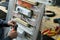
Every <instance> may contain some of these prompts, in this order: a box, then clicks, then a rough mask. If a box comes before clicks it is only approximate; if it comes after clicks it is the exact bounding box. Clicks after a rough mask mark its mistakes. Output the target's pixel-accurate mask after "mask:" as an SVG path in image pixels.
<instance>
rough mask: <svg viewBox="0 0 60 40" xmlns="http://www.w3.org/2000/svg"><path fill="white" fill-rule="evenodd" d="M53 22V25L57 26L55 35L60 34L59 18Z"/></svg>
mask: <svg viewBox="0 0 60 40" xmlns="http://www.w3.org/2000/svg"><path fill="white" fill-rule="evenodd" d="M53 21H54V23H58V24H59V26H57V27H56V29H55V31H56V33H57V34H60V18H56V19H54V20H53Z"/></svg>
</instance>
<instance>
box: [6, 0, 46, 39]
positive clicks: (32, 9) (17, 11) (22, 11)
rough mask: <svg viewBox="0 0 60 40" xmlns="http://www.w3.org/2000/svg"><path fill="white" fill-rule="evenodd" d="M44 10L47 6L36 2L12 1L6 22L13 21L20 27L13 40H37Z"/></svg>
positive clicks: (27, 0) (31, 0)
mask: <svg viewBox="0 0 60 40" xmlns="http://www.w3.org/2000/svg"><path fill="white" fill-rule="evenodd" d="M44 10H45V5H44V4H43V3H40V2H38V1H36V0H10V1H9V7H8V14H7V20H6V21H8V20H10V19H13V20H15V21H16V23H17V25H18V27H17V32H18V36H17V38H15V39H13V40H36V39H37V35H38V32H39V29H40V28H41V23H42V17H43V14H44Z"/></svg>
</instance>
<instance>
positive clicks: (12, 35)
mask: <svg viewBox="0 0 60 40" xmlns="http://www.w3.org/2000/svg"><path fill="white" fill-rule="evenodd" d="M8 36H9V37H10V38H11V39H13V38H16V37H17V32H16V31H14V29H13V28H12V30H11V31H10V32H9V33H8Z"/></svg>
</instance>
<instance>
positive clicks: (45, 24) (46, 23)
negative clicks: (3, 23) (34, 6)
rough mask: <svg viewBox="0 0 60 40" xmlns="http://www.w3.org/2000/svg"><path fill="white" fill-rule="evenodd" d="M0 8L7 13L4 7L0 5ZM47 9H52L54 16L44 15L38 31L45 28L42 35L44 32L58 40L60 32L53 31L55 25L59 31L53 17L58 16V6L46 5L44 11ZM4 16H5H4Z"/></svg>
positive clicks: (59, 16)
mask: <svg viewBox="0 0 60 40" xmlns="http://www.w3.org/2000/svg"><path fill="white" fill-rule="evenodd" d="M4 1H5V0H3V1H2V2H4ZM0 10H3V12H4V13H5V14H6V13H7V10H6V8H5V7H2V6H0ZM47 10H49V11H53V12H54V13H55V16H54V17H48V20H47V19H46V17H45V16H44V17H43V20H42V25H41V26H42V27H41V30H40V31H41V33H43V32H44V31H45V30H47V31H45V32H44V33H43V34H44V35H45V34H46V35H48V36H50V37H52V38H54V39H55V40H60V34H59V33H55V32H56V29H57V27H58V32H60V29H59V28H60V25H59V23H54V19H57V18H60V7H59V6H46V8H45V11H47ZM45 14H46V13H45ZM0 15H1V16H3V15H4V14H0ZM1 16H0V17H1ZM4 17H6V16H4ZM59 20H60V19H59ZM48 31H49V32H51V34H49V33H48Z"/></svg>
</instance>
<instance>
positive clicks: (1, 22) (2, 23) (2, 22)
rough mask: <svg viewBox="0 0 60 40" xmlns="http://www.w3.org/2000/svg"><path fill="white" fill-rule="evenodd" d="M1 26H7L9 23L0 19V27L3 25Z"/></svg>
mask: <svg viewBox="0 0 60 40" xmlns="http://www.w3.org/2000/svg"><path fill="white" fill-rule="evenodd" d="M3 26H5V27H9V25H8V24H7V22H5V21H3V20H1V19H0V27H3Z"/></svg>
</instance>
